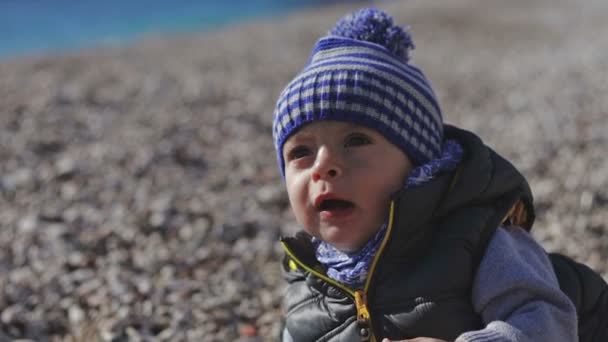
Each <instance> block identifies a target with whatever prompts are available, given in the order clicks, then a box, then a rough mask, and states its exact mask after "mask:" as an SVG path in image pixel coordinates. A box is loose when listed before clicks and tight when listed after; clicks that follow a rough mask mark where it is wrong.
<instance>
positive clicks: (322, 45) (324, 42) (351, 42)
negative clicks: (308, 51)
mask: <svg viewBox="0 0 608 342" xmlns="http://www.w3.org/2000/svg"><path fill="white" fill-rule="evenodd" d="M354 46H355V47H361V48H365V49H371V50H375V51H378V52H381V53H383V54H386V55H391V56H392V55H393V53H392V52H390V51H389V50H388V49H387V48H386V47H384V46H382V45H380V44H376V43H372V42H367V41H363V40H356V39H352V38H346V37H339V36H329V37H325V38H321V39H319V40H318V41H317V43H316V44H315V46H314V48H313V51H312V55H315V54H317V53H319V52H321V51H324V50H329V49H335V48H340V47H346V48H348V47H354ZM403 63H406V61H403Z"/></svg>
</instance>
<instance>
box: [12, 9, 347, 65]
mask: <svg viewBox="0 0 608 342" xmlns="http://www.w3.org/2000/svg"><path fill="white" fill-rule="evenodd" d="M330 2H334V3H335V2H348V1H347V0H338V1H336V0H334V1H329V0H198V1H197V0H104V1H100V0H97V1H96V0H0V58H5V57H12V56H18V55H30V54H40V53H45V52H54V51H61V50H66V49H75V48H83V47H91V46H99V45H107V44H125V43H128V42H130V41H133V40H135V39H137V38H140V37H142V36H146V35H151V34H171V33H178V32H193V31H205V30H210V29H215V28H218V27H220V26H222V25H227V24H230V23H234V22H237V21H243V20H249V19H252V18H258V17H273V16H278V15H281V14H284V13H288V12H290V11H293V10H296V9H298V8H303V7H309V6H318V5H321V4H327V3H330Z"/></svg>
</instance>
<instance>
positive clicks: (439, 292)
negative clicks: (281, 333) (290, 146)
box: [283, 127, 533, 341]
mask: <svg viewBox="0 0 608 342" xmlns="http://www.w3.org/2000/svg"><path fill="white" fill-rule="evenodd" d="M446 137H447V138H455V139H457V140H458V141H459V142H460V143H461V145H462V146H463V147H464V149H465V151H466V153H465V157H464V160H463V162H462V165H461V167H459V168H458V169H457V171H456V172H454V173H452V174H445V175H442V176H439V177H437V178H436V179H434V180H432V181H430V182H428V183H425V184H423V185H421V186H419V187H416V188H413V189H410V190H407V191H404V192H401V193H398V194H396V195H395V197H394V198H393V200H392V202H391V209H390V212H389V213H388V215H389V220H388V221H389V230H388V233H387V234H386V237H385V240H384V242H383V245H382V246H381V247H380V250H379V252H378V253H377V255H376V258H375V259H374V262H373V263H372V266H371V269H370V271H369V276H368V282H367V283H366V285H365V288H364V289H360V290H358V291H355V290H354V289H349V288H347V287H345V286H343V285H341V284H338V283H337V282H335V281H333V280H331V279H329V278H328V277H327V276H325V275H324V274H323V271H322V268H321V267H320V265H318V264H317V263H316V261H315V258H314V251H313V249H312V246H311V244H310V238H309V237H308V236H306V235H305V234H300V235H299V236H296V237H295V238H287V239H283V246H284V248H285V250H286V252H287V257H286V259H285V262H284V266H285V268H284V269H285V272H284V274H285V277H286V279H287V281H288V282H289V286H288V290H287V295H286V297H285V298H286V301H285V304H286V309H287V315H286V325H285V329H287V332H288V334H289V335H290V336H292V337H293V338H294V339H295V340H296V341H356V340H374V339H377V338H381V337H389V338H406V337H417V336H429V337H437V338H441V339H445V340H453V339H455V338H456V337H457V336H458V335H460V334H461V333H463V332H465V331H470V330H477V329H479V328H481V321H480V318H479V316H478V315H477V314H476V313H475V311H474V310H473V307H472V304H471V300H470V292H471V287H472V282H473V277H474V274H475V270H476V267H477V265H478V263H479V260H480V258H481V255H482V253H483V248H482V247H480V246H485V245H486V242H487V240H488V239H489V237H490V236H491V234H492V233H493V232H494V230H495V229H496V227H497V226H498V225H499V224H500V223H501V222H502V221H503V220H504V219H505V216H507V214H508V213H509V210H510V209H511V208H513V207H514V206H515V205H516V204H518V206H519V208H523V209H524V210H523V211H521V210H520V212H519V214H520V215H519V217H520V219H521V218H524V217H525V220H522V222H520V223H522V224H523V225H524V226H525V227H527V228H529V227H530V226H531V224H532V221H533V210H532V196H531V193H530V189H529V187H528V184H527V183H526V181H525V179H524V178H523V177H522V176H521V174H520V173H519V172H518V171H517V170H516V169H515V168H514V167H513V166H512V165H511V164H510V163H509V162H508V161H506V160H505V159H503V158H501V157H500V156H499V155H498V154H496V153H494V152H493V151H492V150H490V149H489V148H488V147H486V146H485V145H483V143H482V142H481V141H480V140H479V138H477V137H476V136H475V135H473V134H472V133H469V132H466V131H463V130H460V129H456V128H453V127H446ZM437 322H441V324H437Z"/></svg>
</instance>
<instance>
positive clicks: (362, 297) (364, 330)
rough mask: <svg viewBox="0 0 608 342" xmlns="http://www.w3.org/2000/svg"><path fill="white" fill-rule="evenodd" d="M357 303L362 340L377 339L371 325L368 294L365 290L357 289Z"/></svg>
mask: <svg viewBox="0 0 608 342" xmlns="http://www.w3.org/2000/svg"><path fill="white" fill-rule="evenodd" d="M355 305H356V306H357V324H358V325H359V336H361V341H375V338H374V337H373V336H372V331H371V327H370V318H371V316H370V314H369V310H368V308H367V295H366V294H365V293H364V292H363V291H355Z"/></svg>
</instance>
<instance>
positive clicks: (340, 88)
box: [273, 9, 443, 175]
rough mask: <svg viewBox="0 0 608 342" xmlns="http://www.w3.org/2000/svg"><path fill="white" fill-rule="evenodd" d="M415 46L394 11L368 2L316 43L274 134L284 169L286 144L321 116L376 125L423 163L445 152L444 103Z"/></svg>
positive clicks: (279, 112)
mask: <svg viewBox="0 0 608 342" xmlns="http://www.w3.org/2000/svg"><path fill="white" fill-rule="evenodd" d="M413 48H414V44H413V43H412V40H411V37H410V35H409V34H408V32H406V31H405V30H404V29H403V28H402V27H399V26H395V25H393V20H392V18H391V17H390V16H388V15H387V14H386V13H384V12H382V11H379V10H376V9H363V10H360V11H357V12H355V13H352V14H350V15H348V16H346V17H344V18H343V19H341V20H340V21H339V22H338V23H337V25H336V26H335V27H334V28H333V29H332V30H331V31H330V32H329V34H328V36H326V37H323V38H321V39H320V40H319V41H318V42H317V43H316V45H315V47H314V49H313V51H312V54H311V56H310V58H309V60H308V64H307V65H306V67H305V68H304V70H302V71H301V72H300V74H298V75H297V76H296V77H295V78H294V79H293V80H292V81H291V82H290V83H289V84H288V85H287V86H286V87H285V89H284V90H283V92H282V93H281V95H280V96H279V99H278V101H277V105H276V109H275V113H274V120H273V138H274V143H275V148H276V152H277V157H278V161H279V167H280V168H281V173H282V174H283V175H284V174H285V170H284V169H285V163H284V160H283V154H282V150H283V144H284V143H285V141H286V140H287V139H288V138H289V137H290V136H291V135H292V134H293V133H294V132H296V131H297V130H298V129H299V128H301V127H302V126H304V125H306V124H307V123H310V122H314V121H317V120H338V121H347V122H352V123H356V124H360V125H364V126H366V127H369V128H372V129H376V130H377V131H379V132H380V133H381V134H382V135H383V136H384V137H385V138H386V139H387V140H388V141H390V142H392V143H393V144H395V145H396V146H398V147H399V148H401V149H402V150H403V151H404V152H405V153H406V154H407V156H408V157H409V158H410V159H411V160H412V161H413V162H414V164H416V165H421V164H424V163H427V162H428V161H430V160H432V159H435V158H438V157H439V156H440V155H441V146H442V140H443V119H442V115H441V109H440V108H439V104H438V102H437V99H436V97H435V93H434V92H433V89H432V88H431V85H430V83H429V81H428V80H427V79H426V77H425V76H424V74H423V73H422V71H421V70H420V69H418V68H417V67H415V66H414V65H412V64H410V63H409V51H410V50H411V49H413Z"/></svg>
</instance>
